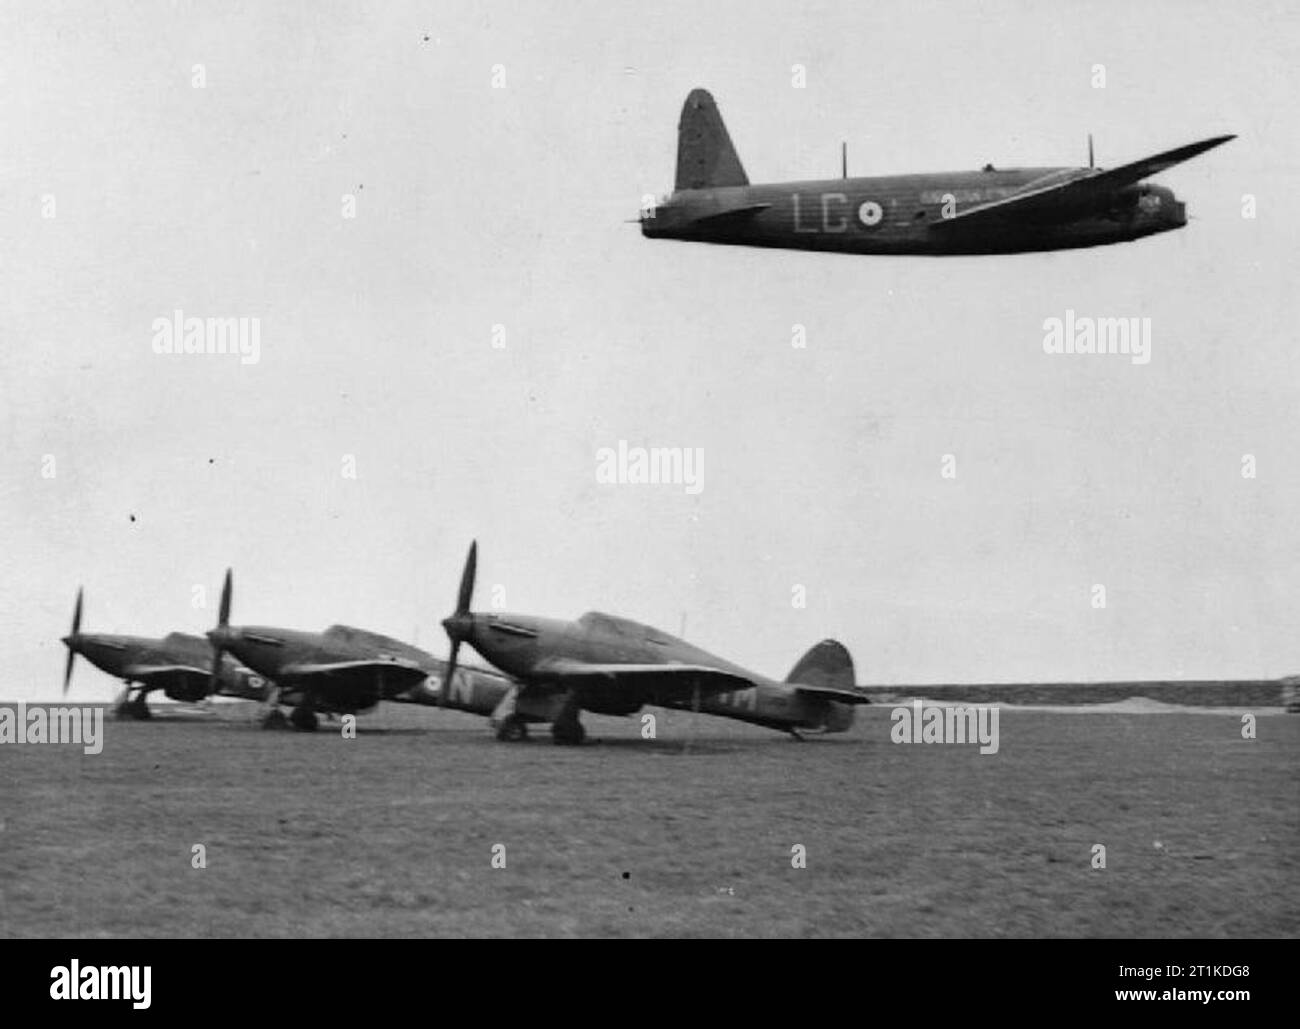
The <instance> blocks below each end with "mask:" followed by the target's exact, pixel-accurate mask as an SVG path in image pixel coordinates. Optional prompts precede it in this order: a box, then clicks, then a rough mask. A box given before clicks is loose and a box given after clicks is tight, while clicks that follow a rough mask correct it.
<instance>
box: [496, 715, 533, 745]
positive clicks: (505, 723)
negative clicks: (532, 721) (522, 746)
mask: <svg viewBox="0 0 1300 1029" xmlns="http://www.w3.org/2000/svg"><path fill="white" fill-rule="evenodd" d="M497 739H499V740H501V741H502V742H503V743H518V742H519V741H520V740H526V739H528V723H527V722H525V721H524V720H523V719H522V718H520V717H519V716H518V715H507V716H506V717H505V718H504V719H503V720H502V722H501V724H500V725H499V726H497Z"/></svg>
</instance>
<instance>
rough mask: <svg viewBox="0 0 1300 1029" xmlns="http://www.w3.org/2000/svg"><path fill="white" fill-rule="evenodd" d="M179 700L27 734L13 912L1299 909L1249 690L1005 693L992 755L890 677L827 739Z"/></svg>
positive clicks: (395, 917)
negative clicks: (569, 731)
mask: <svg viewBox="0 0 1300 1029" xmlns="http://www.w3.org/2000/svg"><path fill="white" fill-rule="evenodd" d="M155 710H156V711H157V712H158V717H156V718H154V719H153V720H152V721H150V722H119V721H112V720H106V721H105V743H104V749H103V752H102V753H101V754H99V755H97V756H90V755H85V754H83V753H82V751H81V748H80V747H76V746H33V745H15V744H10V745H4V746H0V936H3V937H26V936H72V937H106V936H107V937H117V936H141V937H157V936H182V937H190V936H220V937H226V936H237V937H246V936H259V937H262V936H269V937H285V936H362V937H372V936H517V935H526V936H605V935H610V936H927V937H933V936H943V937H950V936H957V937H995V936H1108V937H1202V936H1210V937H1242V936H1270V937H1289V936H1295V935H1297V933H1298V932H1300V900H1297V893H1298V891H1297V889H1296V886H1297V885H1298V884H1300V847H1298V846H1297V844H1300V803H1298V802H1300V762H1298V761H1297V758H1298V757H1300V717H1297V716H1295V715H1286V714H1281V713H1276V714H1265V713H1263V712H1260V713H1259V718H1258V725H1257V738H1256V739H1254V740H1243V739H1242V737H1241V721H1240V716H1239V714H1233V713H1223V712H1206V711H1184V710H1175V711H1170V710H1165V709H1153V710H1143V709H1140V708H1139V709H1137V710H1113V709H1112V710H1102V711H1089V710H1088V709H1087V708H1075V709H1072V710H1068V711H1066V710H1059V709H1057V710H1044V709H1026V710H1019V709H1017V708H1014V707H1003V708H1002V712H1001V719H1000V744H1001V746H1000V749H999V751H998V753H997V754H994V755H986V756H982V755H980V753H979V748H978V746H975V745H965V746H962V745H939V744H929V745H927V744H894V743H892V742H891V741H890V728H891V722H890V717H889V712H890V707H889V706H888V705H880V706H875V705H873V706H870V707H867V708H863V709H860V710H859V714H858V720H857V724H856V725H855V726H854V728H853V730H852V731H851V732H849V733H847V734H843V735H839V736H829V737H823V738H818V739H813V740H810V741H808V742H804V743H799V742H796V741H794V740H792V739H790V738H788V737H785V736H782V735H779V734H777V733H774V732H771V731H768V730H764V729H758V728H755V727H751V726H746V725H743V724H741V723H735V722H729V721H725V720H723V719H718V718H710V717H708V716H705V715H693V714H690V713H687V712H668V711H662V710H655V711H654V712H653V713H654V714H655V715H656V717H657V719H658V725H657V729H658V739H656V740H653V741H650V740H643V739H642V738H641V736H640V732H639V729H640V721H639V720H638V719H635V718H627V719H611V718H600V717H593V716H590V715H587V716H584V719H583V721H584V724H585V725H586V726H587V730H588V733H589V739H591V740H592V742H590V743H589V744H588V745H587V746H584V747H582V748H567V747H556V746H553V745H552V744H551V742H550V737H549V734H548V733H546V732H545V730H543V731H542V732H540V733H537V732H536V730H534V732H535V735H534V738H533V740H532V741H530V742H528V743H524V744H503V743H498V742H496V741H495V740H494V739H493V738H492V737H491V735H490V734H489V733H488V731H487V729H486V724H485V722H484V721H482V720H481V719H476V718H473V717H470V716H467V715H461V714H458V713H456V712H440V711H435V710H430V709H426V708H410V707H403V706H400V705H384V706H382V707H381V708H380V709H379V710H378V711H377V712H376V713H373V714H370V715H363V716H361V717H360V718H358V720H357V726H358V733H357V738H356V739H344V738H343V737H342V735H341V733H340V732H339V729H338V725H337V723H328V722H324V723H322V729H321V731H320V732H318V733H315V734H300V733H292V732H267V731H263V730H261V729H260V728H258V727H257V726H256V725H255V723H253V721H252V715H253V712H254V711H255V708H254V707H253V706H252V705H242V704H232V705H220V706H218V707H217V708H216V709H215V711H214V712H212V713H208V714H199V713H196V712H194V711H192V710H190V709H186V708H184V707H182V706H179V705H176V706H171V705H158V706H157V707H156V708H155ZM195 844H201V845H202V846H203V847H204V848H205V850H206V855H205V856H206V863H207V867H206V868H194V867H192V855H193V850H192V848H193V846H194V845H195ZM496 844H502V845H504V847H505V865H506V867H504V868H494V867H493V866H492V857H493V847H494V845H496ZM796 844H799V845H802V846H803V847H804V848H806V855H807V867H806V868H801V869H796V868H793V867H792V864H791V854H792V851H791V848H792V847H793V846H794V845H796ZM1095 844H1102V845H1104V846H1105V848H1106V867H1105V869H1094V868H1093V867H1092V861H1093V846H1094V845H1095Z"/></svg>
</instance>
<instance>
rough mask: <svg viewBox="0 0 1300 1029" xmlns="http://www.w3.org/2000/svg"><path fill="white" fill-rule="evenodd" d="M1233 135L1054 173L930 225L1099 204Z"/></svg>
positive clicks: (936, 226)
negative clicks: (1096, 166)
mask: <svg viewBox="0 0 1300 1029" xmlns="http://www.w3.org/2000/svg"><path fill="white" fill-rule="evenodd" d="M1236 138H1237V137H1236V136H1232V135H1229V136H1214V137H1212V138H1210V139H1203V140H1201V141H1200V142H1199V143H1189V144H1187V146H1181V147H1176V148H1175V149H1173V150H1166V151H1164V152H1163V153H1159V154H1155V155H1153V156H1151V157H1144V158H1142V160H1140V161H1133V162H1132V163H1130V164H1122V165H1120V166H1119V167H1118V168H1111V169H1109V170H1108V171H1101V170H1097V169H1092V168H1081V169H1079V170H1078V172H1077V173H1073V174H1067V175H1065V176H1061V175H1060V174H1059V173H1054V174H1052V175H1049V176H1046V177H1045V178H1043V179H1036V180H1035V181H1033V182H1030V183H1028V184H1027V185H1026V186H1025V187H1024V188H1023V189H1021V190H1019V191H1017V192H1015V193H1012V194H1011V195H1010V196H1007V197H1003V198H1002V199H1000V200H991V201H989V202H988V203H985V204H978V205H976V206H975V207H971V208H968V209H967V210H965V211H958V212H957V213H956V214H955V215H953V216H952V217H951V218H943V219H940V220H938V221H935V222H933V223H932V224H931V228H933V229H935V230H939V231H942V230H944V229H947V228H949V227H951V226H953V225H963V226H970V225H972V224H976V223H981V222H984V221H989V220H996V219H1001V218H1013V219H1014V218H1017V217H1026V218H1036V217H1041V216H1042V215H1044V214H1047V213H1051V212H1054V211H1062V212H1072V211H1077V210H1081V209H1088V208H1095V207H1099V206H1103V205H1104V202H1105V201H1106V200H1107V199H1108V198H1109V197H1111V196H1113V195H1114V194H1115V193H1117V192H1118V191H1119V190H1121V189H1123V188H1124V187H1125V186H1131V185H1132V184H1133V183H1135V182H1138V181H1140V180H1142V179H1145V178H1147V177H1148V176H1150V175H1155V174H1157V173H1158V172H1162V171H1164V170H1165V169H1166V168H1170V167H1172V166H1173V165H1175V164H1181V163H1182V162H1183V161H1186V160H1189V159H1190V158H1193V157H1195V156H1196V155H1197V154H1203V153H1205V151H1207V150H1211V149H1213V148H1214V147H1216V146H1219V145H1221V144H1223V143H1226V142H1228V140H1230V139H1236Z"/></svg>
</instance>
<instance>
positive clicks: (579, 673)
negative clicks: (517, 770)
mask: <svg viewBox="0 0 1300 1029" xmlns="http://www.w3.org/2000/svg"><path fill="white" fill-rule="evenodd" d="M477 564H478V543H477V542H474V543H472V544H471V545H470V548H469V555H468V557H467V558H466V560H465V570H464V572H463V573H462V575H461V582H460V592H459V595H458V597H457V601H456V610H455V613H454V614H452V615H451V617H449V618H446V619H444V620H443V623H442V625H443V628H444V629H446V631H447V635H448V637H450V639H451V659H450V662H449V664H450V668H451V671H452V674H454V670H455V668H456V661H457V657H458V654H459V650H460V645H461V644H462V643H468V644H469V645H470V646H472V647H473V648H474V649H475V650H477V651H478V652H479V654H481V655H482V656H483V657H484V658H485V659H486V660H487V661H488V662H490V663H491V664H492V665H494V666H495V667H497V668H499V669H501V671H503V672H505V673H506V674H507V675H509V676H510V677H511V678H512V679H514V680H515V682H516V685H515V686H514V687H513V689H512V690H511V691H510V693H509V694H508V695H507V696H506V697H505V698H503V700H502V703H501V705H500V706H499V707H498V709H497V711H496V712H495V713H494V718H495V719H496V721H497V723H498V725H499V728H498V737H499V738H501V739H518V738H520V737H521V736H522V723H523V721H524V720H525V719H527V720H531V721H546V722H550V723H551V735H552V737H553V738H554V740H555V742H556V743H581V742H582V740H583V739H584V737H585V735H586V733H585V731H584V730H583V727H582V724H581V722H580V721H579V720H578V716H579V713H580V712H581V711H583V710H586V711H592V712H595V713H597V714H607V715H627V714H632V713H633V712H635V711H638V710H640V708H641V707H642V706H644V705H646V704H653V705H657V706H659V707H676V708H683V707H689V708H692V709H694V710H698V711H705V712H708V713H710V714H717V715H724V716H726V717H729V718H738V719H741V720H743V721H747V722H754V723H756V724H758V725H765V726H769V727H770V728H773V729H782V730H784V731H786V732H790V733H792V734H794V735H796V736H797V735H798V734H799V733H800V732H801V731H811V732H842V731H844V730H845V729H847V728H848V727H849V726H850V724H852V722H853V707H854V705H856V704H866V703H869V701H868V700H867V697H866V695H865V694H863V693H862V692H861V691H859V690H857V689H856V688H855V685H854V681H853V660H852V658H850V657H849V653H848V651H847V650H845V648H844V647H843V646H842V645H841V644H839V643H837V642H835V641H834V640H823V641H822V642H821V643H818V644H817V645H816V646H815V647H813V648H812V649H811V650H809V651H808V653H807V654H805V655H804V656H803V658H801V659H800V661H799V662H798V663H797V664H796V665H795V666H794V669H793V670H792V671H791V672H790V675H789V676H787V678H786V681H785V682H777V681H775V680H773V679H769V678H767V677H766V676H762V675H757V674H755V673H754V672H750V671H747V670H746V669H744V668H741V667H740V666H739V665H735V664H732V663H731V662H730V661H724V660H723V659H722V658H719V657H714V656H713V655H712V654H709V653H707V652H705V651H703V650H701V649H699V648H698V647H695V646H693V645H691V644H690V643H687V642H685V641H684V640H680V639H677V638H676V637H673V636H670V635H668V634H667V633H665V632H661V631H660V630H658V629H655V628H652V627H650V626H648V625H641V624H639V623H637V622H633V621H629V620H628V619H626V618H617V617H615V616H613V615H606V614H600V613H599V612H596V611H592V612H589V613H587V614H585V615H583V616H582V617H581V618H579V619H578V620H577V621H573V622H569V621H557V620H554V619H549V618H534V617H531V616H528V615H510V614H495V613H494V614H479V613H475V612H472V611H471V610H470V602H471V601H472V599H473V593H474V577H475V573H476V569H477Z"/></svg>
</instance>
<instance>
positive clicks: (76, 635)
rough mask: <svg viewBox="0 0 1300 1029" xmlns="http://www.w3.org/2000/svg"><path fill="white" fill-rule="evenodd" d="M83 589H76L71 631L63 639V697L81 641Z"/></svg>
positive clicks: (79, 587)
mask: <svg viewBox="0 0 1300 1029" xmlns="http://www.w3.org/2000/svg"><path fill="white" fill-rule="evenodd" d="M82 590H83V587H81V586H78V587H77V606H76V607H74V608H73V609H72V631H71V632H70V633H68V635H66V636H64V637H63V645H64V646H65V647H67V648H68V663H67V665H66V667H65V668H64V670H63V695H64V696H65V697H66V696H67V695H68V686H69V684H71V682H72V665H73V663H74V662H75V661H76V660H77V644H78V643H79V642H80V641H81V594H82Z"/></svg>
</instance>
